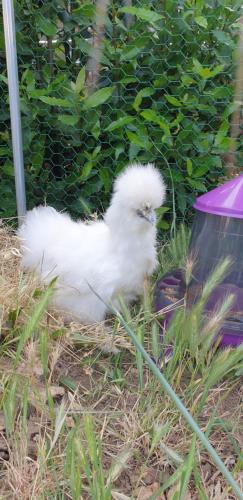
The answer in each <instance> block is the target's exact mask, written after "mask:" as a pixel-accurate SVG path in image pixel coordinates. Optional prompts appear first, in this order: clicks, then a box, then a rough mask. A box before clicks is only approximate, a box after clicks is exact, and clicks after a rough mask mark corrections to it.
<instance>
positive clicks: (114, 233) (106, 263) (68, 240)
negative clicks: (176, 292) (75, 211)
mask: <svg viewBox="0 0 243 500" xmlns="http://www.w3.org/2000/svg"><path fill="white" fill-rule="evenodd" d="M164 198H165V185H164V182H163V179H162V177H161V175H160V173H159V171H158V170H156V169H155V168H154V166H153V165H152V164H148V165H145V166H142V165H139V164H135V165H131V166H129V167H127V168H126V169H125V171H124V172H123V173H122V174H121V175H119V176H118V178H117V180H116V181H115V185H114V192H113V196H112V199H111V204H110V206H109V208H108V210H107V212H106V213H105V215H104V219H103V221H100V222H90V223H84V222H82V221H80V222H74V221H73V220H72V219H71V218H70V217H69V215H67V214H63V213H59V212H57V211H56V210H55V209H54V208H51V207H42V206H41V207H38V208H34V209H33V210H32V211H30V212H28V213H27V215H26V218H25V221H24V223H23V225H22V226H21V228H20V229H19V232H18V234H19V236H20V238H21V240H22V254H23V258H22V263H23V267H24V268H25V269H26V270H28V271H36V272H37V273H38V274H39V275H40V277H41V279H42V281H43V282H45V283H48V282H50V281H51V279H53V278H54V277H56V276H58V280H57V287H56V291H55V295H54V299H53V303H54V305H55V307H57V308H59V309H60V310H62V311H64V312H66V313H69V316H71V317H73V318H76V319H79V320H81V321H82V322H84V323H92V322H96V321H101V320H103V319H104V317H105V314H106V312H107V311H106V306H105V305H104V304H103V302H102V301H100V300H99V298H98V297H97V296H96V295H95V294H94V293H93V292H92V290H91V288H90V287H92V288H93V289H94V290H95V291H96V293H97V294H98V295H99V296H100V297H102V299H103V300H104V302H106V303H116V301H117V299H118V298H119V296H120V295H121V296H123V298H124V300H125V301H126V302H127V303H129V302H130V301H131V300H133V299H134V298H135V297H136V296H138V295H139V294H141V293H142V290H143V281H144V278H145V276H146V275H150V274H151V273H152V272H153V270H154V269H155V267H156V262H157V261H156V227H155V219H156V218H155V212H154V210H155V209H156V208H158V207H159V206H160V205H161V204H162V203H163V201H164Z"/></svg>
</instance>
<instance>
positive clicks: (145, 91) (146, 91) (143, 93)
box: [132, 87, 155, 111]
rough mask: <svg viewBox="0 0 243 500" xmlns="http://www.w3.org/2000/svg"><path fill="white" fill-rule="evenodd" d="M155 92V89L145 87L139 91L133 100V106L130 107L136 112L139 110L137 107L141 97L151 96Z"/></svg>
mask: <svg viewBox="0 0 243 500" xmlns="http://www.w3.org/2000/svg"><path fill="white" fill-rule="evenodd" d="M154 92H155V89H153V88H151V87H145V88H144V89H142V90H140V91H139V92H138V93H137V95H136V97H135V99H134V102H133V105H132V107H133V108H134V109H135V110H136V111H138V110H139V106H140V104H141V102H142V99H143V97H149V96H150V95H153V94H154Z"/></svg>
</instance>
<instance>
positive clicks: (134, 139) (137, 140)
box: [126, 130, 152, 149]
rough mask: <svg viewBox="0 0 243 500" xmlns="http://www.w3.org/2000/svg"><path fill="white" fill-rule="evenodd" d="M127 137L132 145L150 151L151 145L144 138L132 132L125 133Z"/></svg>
mask: <svg viewBox="0 0 243 500" xmlns="http://www.w3.org/2000/svg"><path fill="white" fill-rule="evenodd" d="M126 134H127V137H128V139H129V141H130V142H131V143H132V144H135V145H136V146H139V147H140V148H141V149H150V148H151V146H152V144H151V143H150V142H149V140H148V138H147V137H145V136H141V137H139V136H138V135H137V134H135V133H134V132H130V131H129V130H127V131H126Z"/></svg>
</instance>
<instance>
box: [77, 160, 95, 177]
mask: <svg viewBox="0 0 243 500" xmlns="http://www.w3.org/2000/svg"><path fill="white" fill-rule="evenodd" d="M94 165H95V164H94V162H93V161H92V160H89V161H87V162H86V163H85V164H84V166H83V168H82V172H81V175H80V180H81V181H84V180H86V179H87V178H88V177H89V175H90V173H91V171H92V169H93V167H94Z"/></svg>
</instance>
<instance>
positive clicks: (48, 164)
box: [0, 0, 242, 229]
mask: <svg viewBox="0 0 243 500" xmlns="http://www.w3.org/2000/svg"><path fill="white" fill-rule="evenodd" d="M241 3H242V2H241V1H236V0H234V1H231V0H226V1H224V0H221V1H217V0H210V1H203V0H187V1H183V0H180V1H174V0H165V1H164V2H161V1H155V0H152V1H151V2H149V3H148V2H145V1H135V0H127V1H123V2H122V1H120V2H117V1H111V2H110V3H109V2H107V1H106V2H105V3H104V2H101V1H99V2H97V3H95V2H93V1H91V0H79V1H72V0H52V1H46V0H19V1H18V2H15V18H16V40H17V54H18V71H19V82H20V104H21V119H22V131H23V153H24V167H25V179H26V195H27V208H28V209H30V208H32V207H33V206H35V205H38V204H43V203H48V204H50V205H53V206H54V207H56V208H57V209H60V210H62V209H67V210H68V211H69V212H70V213H71V214H72V215H73V216H74V217H80V216H85V215H87V214H91V213H94V212H102V211H103V210H104V209H105V208H106V206H107V204H108V202H109V197H110V190H111V187H112V182H113V179H114V177H115V176H116V175H117V173H118V172H119V171H121V170H122V169H123V168H124V166H125V165H127V163H129V162H131V161H141V162H143V163H144V162H148V161H149V162H155V164H156V165H157V166H158V167H159V168H160V169H161V171H162V172H163V174H164V176H165V178H166V180H167V184H168V186H169V189H168V197H167V202H166V207H164V208H163V210H162V212H161V214H162V215H163V217H162V218H161V220H160V223H159V224H160V228H161V229H167V228H169V227H170V224H171V219H172V218H173V219H174V221H175V218H176V217H177V219H178V220H179V219H182V218H185V217H190V207H191V205H192V203H193V200H194V198H195V196H196V195H197V194H200V193H203V192H204V191H205V190H207V189H208V188H209V187H213V186H214V185H215V184H217V182H218V179H219V177H222V176H224V175H225V172H226V171H225V167H226V169H227V166H228V167H229V168H228V169H229V170H230V171H232V163H234V169H235V168H238V167H239V166H240V164H241V159H242V128H241V123H242V115H241V113H239V112H238V115H237V120H238V122H237V123H236V124H234V125H236V127H235V129H234V137H233V138H232V137H231V135H232V133H231V131H232V113H233V112H234V109H235V107H237V109H238V111H239V109H240V106H241V104H242V102H241V104H240V103H239V99H238V101H237V103H236V104H235V105H234V104H233V103H234V92H235V74H236V67H237V64H236V63H237V60H238V59H239V57H240V55H239V52H238V53H237V50H236V49H237V41H238V33H239V26H240V24H239V19H240V16H241V15H242V6H241ZM97 9H98V10H97ZM99 9H100V10H99ZM102 9H103V10H102ZM102 16H103V17H102ZM241 50H242V47H241ZM237 54H238V55H237ZM241 54H242V52H241ZM0 64H1V75H0V97H1V99H0V106H1V125H0V140H1V145H0V162H1V169H0V176H1V183H0V196H1V207H0V212H1V216H2V217H14V216H15V215H16V201H15V189H14V171H13V159H12V145H11V127H10V117H9V98H8V85H7V83H8V82H7V72H6V59H5V47H4V33H3V24H1V26H0ZM238 87H239V86H238ZM238 94H239V88H238ZM238 97H239V95H238ZM234 106H235V107H234ZM233 116H236V115H233ZM229 153H230V154H231V156H230V160H229ZM232 155H233V156H232ZM232 158H233V162H232Z"/></svg>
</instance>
